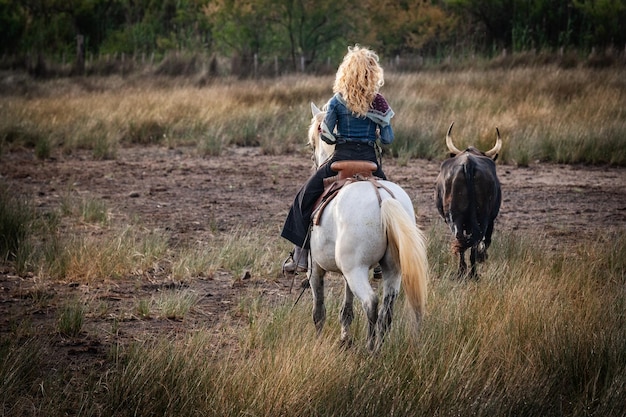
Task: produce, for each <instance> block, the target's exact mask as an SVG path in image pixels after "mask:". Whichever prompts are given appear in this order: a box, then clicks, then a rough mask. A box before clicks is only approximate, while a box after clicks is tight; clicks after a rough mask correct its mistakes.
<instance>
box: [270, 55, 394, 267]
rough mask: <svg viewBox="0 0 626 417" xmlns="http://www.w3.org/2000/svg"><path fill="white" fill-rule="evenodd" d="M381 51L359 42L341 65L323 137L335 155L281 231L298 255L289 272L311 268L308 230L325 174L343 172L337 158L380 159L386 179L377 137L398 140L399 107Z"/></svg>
mask: <svg viewBox="0 0 626 417" xmlns="http://www.w3.org/2000/svg"><path fill="white" fill-rule="evenodd" d="M378 61H379V59H378V55H376V53H375V52H373V51H372V50H370V49H367V48H363V47H360V46H359V45H355V46H354V47H349V48H348V53H347V54H346V55H345V56H344V58H343V62H342V63H341V65H340V66H339V69H338V70H337V74H336V77H335V83H334V85H333V92H334V93H335V94H334V95H333V97H332V98H331V99H330V100H329V101H328V103H326V105H325V106H324V110H325V111H326V117H325V119H324V121H323V123H322V125H321V135H322V140H324V141H325V142H326V143H328V144H334V145H335V152H334V153H333V155H332V156H331V158H330V159H329V160H328V161H326V162H325V163H324V164H322V165H321V166H320V167H319V168H318V169H317V171H316V172H315V173H314V174H313V175H312V176H311V177H310V178H309V179H308V180H307V182H306V183H305V184H304V185H303V186H302V188H301V189H300V190H299V191H298V193H297V194H296V197H295V199H294V202H293V204H292V205H291V208H290V210H289V214H288V215H287V219H286V220H285V224H284V226H283V230H282V233H281V236H282V237H284V238H285V239H287V240H289V241H290V242H292V243H293V244H294V245H295V246H296V247H295V250H294V253H293V261H292V262H290V263H287V264H286V265H284V270H285V271H286V272H296V271H306V269H307V267H308V242H307V241H306V240H307V239H306V236H307V234H308V230H309V223H310V221H311V215H312V212H313V208H314V205H315V202H316V201H317V200H318V198H319V197H320V196H321V195H322V193H323V191H324V178H327V177H331V176H334V175H337V172H335V171H333V170H332V169H331V168H330V166H331V164H332V163H333V162H335V161H342V160H366V161H372V162H374V163H376V165H377V170H376V171H375V172H374V175H375V176H377V177H379V178H382V179H386V176H385V174H384V172H383V170H382V167H381V164H380V161H379V160H378V155H377V152H376V149H377V145H376V139H377V138H380V141H381V142H382V143H383V144H390V143H391V142H392V141H393V138H394V136H393V129H392V128H391V124H390V122H391V118H392V117H393V115H394V112H393V110H392V109H391V107H390V106H389V104H388V103H387V101H386V100H385V98H384V97H383V96H382V95H381V94H380V93H379V92H378V91H379V89H380V87H382V85H383V84H384V82H385V81H384V72H383V69H382V67H381V66H380V65H379V63H378Z"/></svg>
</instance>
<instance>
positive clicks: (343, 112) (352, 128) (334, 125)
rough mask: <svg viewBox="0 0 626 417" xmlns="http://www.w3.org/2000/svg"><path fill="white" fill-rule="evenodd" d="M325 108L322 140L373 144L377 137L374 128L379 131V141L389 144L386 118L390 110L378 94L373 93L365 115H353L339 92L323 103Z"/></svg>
mask: <svg viewBox="0 0 626 417" xmlns="http://www.w3.org/2000/svg"><path fill="white" fill-rule="evenodd" d="M325 108H326V117H325V119H324V123H322V139H323V140H324V141H325V142H326V143H329V144H333V143H342V142H369V143H373V142H375V141H376V139H377V138H378V135H377V130H380V141H381V142H382V143H383V144H390V143H391V142H392V141H393V138H394V136H393V129H392V128H391V124H390V121H391V118H392V117H393V116H394V112H393V110H391V107H389V105H388V104H387V102H386V101H385V99H384V97H383V96H382V95H380V94H378V95H377V96H376V98H375V100H374V103H372V108H371V109H370V110H369V111H368V113H367V116H365V117H357V116H354V115H353V114H352V112H351V111H350V110H349V109H348V108H347V107H346V103H345V101H344V100H343V97H341V95H340V94H339V93H337V94H335V95H334V96H333V97H332V98H331V99H330V100H329V101H328V103H326V106H325Z"/></svg>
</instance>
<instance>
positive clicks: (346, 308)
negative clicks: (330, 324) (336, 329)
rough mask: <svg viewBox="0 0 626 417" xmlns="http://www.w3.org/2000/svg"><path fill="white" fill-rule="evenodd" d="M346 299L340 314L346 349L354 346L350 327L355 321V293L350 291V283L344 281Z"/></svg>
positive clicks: (342, 340) (342, 337)
mask: <svg viewBox="0 0 626 417" xmlns="http://www.w3.org/2000/svg"><path fill="white" fill-rule="evenodd" d="M344 287H345V292H344V298H343V306H342V307H341V312H340V314H339V321H340V322H341V345H342V346H344V347H350V346H352V338H351V337H350V325H351V324H352V320H354V293H352V290H351V289H350V286H349V285H348V282H347V281H346V280H345V279H344Z"/></svg>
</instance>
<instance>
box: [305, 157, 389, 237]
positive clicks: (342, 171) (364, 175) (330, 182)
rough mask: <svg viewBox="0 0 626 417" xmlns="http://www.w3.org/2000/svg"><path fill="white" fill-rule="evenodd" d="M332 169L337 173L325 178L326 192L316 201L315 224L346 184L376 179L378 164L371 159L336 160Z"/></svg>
mask: <svg viewBox="0 0 626 417" xmlns="http://www.w3.org/2000/svg"><path fill="white" fill-rule="evenodd" d="M330 169H332V170H333V171H337V175H333V176H332V177H328V178H324V192H323V193H322V195H321V196H320V198H319V199H318V200H317V202H316V203H315V209H314V210H313V217H312V221H313V224H316V225H317V224H319V222H320V218H321V216H322V212H323V211H324V208H326V206H327V205H328V203H330V201H331V200H332V199H333V198H335V197H336V196H337V194H338V193H339V190H341V188H343V186H345V185H346V184H350V183H352V182H355V181H375V180H377V179H378V177H376V176H374V171H376V170H377V169H378V166H377V165H376V164H375V163H374V162H371V161H350V160H348V161H335V162H333V163H332V165H331V166H330Z"/></svg>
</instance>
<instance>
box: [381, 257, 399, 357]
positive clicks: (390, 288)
mask: <svg viewBox="0 0 626 417" xmlns="http://www.w3.org/2000/svg"><path fill="white" fill-rule="evenodd" d="M400 285H401V275H400V272H399V271H397V270H395V269H393V268H384V269H383V305H382V308H381V310H380V313H379V315H378V323H377V327H378V329H377V330H378V340H377V346H376V349H379V348H380V346H381V345H382V344H383V341H384V339H385V335H386V334H387V332H388V331H389V328H390V327H391V321H392V319H393V308H394V305H395V302H396V299H397V298H398V294H399V293H400Z"/></svg>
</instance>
